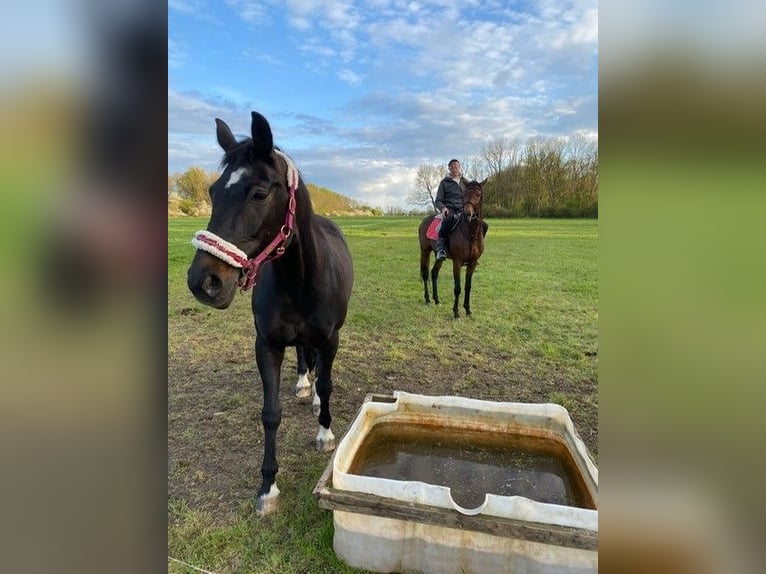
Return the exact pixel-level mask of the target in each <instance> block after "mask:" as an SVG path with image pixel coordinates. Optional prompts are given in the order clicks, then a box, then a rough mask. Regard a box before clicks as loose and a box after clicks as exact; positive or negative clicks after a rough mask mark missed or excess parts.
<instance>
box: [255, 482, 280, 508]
mask: <svg viewBox="0 0 766 574" xmlns="http://www.w3.org/2000/svg"><path fill="white" fill-rule="evenodd" d="M278 503H279V488H277V483H276V481H275V482H274V483H273V484H272V485H271V488H269V491H268V492H267V493H266V494H262V495H261V496H259V497H258V500H256V502H255V510H256V512H257V513H258V514H260V515H265V514H271V513H272V512H274V511H275V510H276V509H277V506H278Z"/></svg>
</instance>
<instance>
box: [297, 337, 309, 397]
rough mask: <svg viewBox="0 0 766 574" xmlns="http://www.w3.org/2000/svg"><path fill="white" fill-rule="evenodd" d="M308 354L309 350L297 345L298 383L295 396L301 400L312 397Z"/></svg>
mask: <svg viewBox="0 0 766 574" xmlns="http://www.w3.org/2000/svg"><path fill="white" fill-rule="evenodd" d="M306 352H307V349H305V348H304V347H303V346H302V345H296V347H295V356H296V358H297V361H298V383H297V384H296V385H295V396H296V397H298V398H301V399H305V398H307V397H309V396H311V381H310V380H309V370H310V369H309V366H308V365H307V364H306ZM309 352H310V351H309Z"/></svg>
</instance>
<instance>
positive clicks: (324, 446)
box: [317, 438, 335, 452]
mask: <svg viewBox="0 0 766 574" xmlns="http://www.w3.org/2000/svg"><path fill="white" fill-rule="evenodd" d="M317 450H318V451H319V452H332V451H334V450H335V439H334V438H331V439H327V440H320V439H317Z"/></svg>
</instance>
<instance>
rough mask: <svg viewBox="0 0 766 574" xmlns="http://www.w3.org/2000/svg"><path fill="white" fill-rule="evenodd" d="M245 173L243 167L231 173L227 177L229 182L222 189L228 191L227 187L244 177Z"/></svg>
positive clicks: (245, 170) (245, 169)
mask: <svg viewBox="0 0 766 574" xmlns="http://www.w3.org/2000/svg"><path fill="white" fill-rule="evenodd" d="M246 173H247V168H244V167H240V168H237V169H235V170H234V171H232V172H231V174H230V175H229V181H227V182H226V186H225V187H224V189H228V188H229V187H231V186H232V185H234V184H235V183H237V182H238V181H239V180H240V179H242V176H244V175H245V174H246Z"/></svg>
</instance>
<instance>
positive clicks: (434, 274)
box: [431, 259, 444, 305]
mask: <svg viewBox="0 0 766 574" xmlns="http://www.w3.org/2000/svg"><path fill="white" fill-rule="evenodd" d="M443 262H444V260H443V259H437V260H436V262H435V263H434V266H433V267H432V268H431V285H432V287H433V291H434V303H435V304H436V305H438V304H439V289H438V288H437V283H438V282H439V269H441V268H442V263H443Z"/></svg>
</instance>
